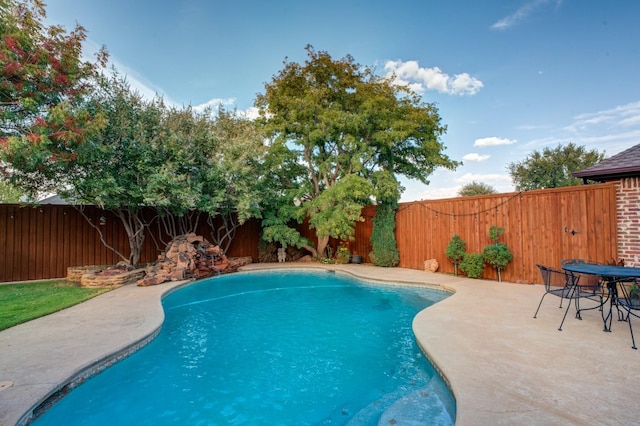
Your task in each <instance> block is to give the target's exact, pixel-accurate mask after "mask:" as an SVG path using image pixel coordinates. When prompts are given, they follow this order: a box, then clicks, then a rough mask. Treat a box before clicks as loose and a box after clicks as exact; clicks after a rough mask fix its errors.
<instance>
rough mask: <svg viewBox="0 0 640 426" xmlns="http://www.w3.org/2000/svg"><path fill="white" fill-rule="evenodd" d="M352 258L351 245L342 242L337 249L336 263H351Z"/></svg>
mask: <svg viewBox="0 0 640 426" xmlns="http://www.w3.org/2000/svg"><path fill="white" fill-rule="evenodd" d="M350 258H351V252H350V251H349V247H347V246H346V245H345V244H344V243H343V244H340V245H339V246H338V249H337V250H336V263H349V259H350Z"/></svg>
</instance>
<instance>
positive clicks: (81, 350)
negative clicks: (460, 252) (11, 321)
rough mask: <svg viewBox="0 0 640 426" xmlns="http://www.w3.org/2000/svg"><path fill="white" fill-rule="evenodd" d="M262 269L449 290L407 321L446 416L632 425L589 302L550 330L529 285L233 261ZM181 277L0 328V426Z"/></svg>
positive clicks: (156, 323) (153, 323) (632, 372)
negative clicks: (437, 381)
mask: <svg viewBox="0 0 640 426" xmlns="http://www.w3.org/2000/svg"><path fill="white" fill-rule="evenodd" d="M273 268H322V269H333V270H336V271H343V272H345V273H348V274H352V275H354V276H356V277H360V278H363V279H368V280H379V281H388V282H401V283H416V284H428V285H436V286H443V287H446V288H447V289H450V290H453V291H455V294H454V295H453V296H452V297H449V298H447V299H445V300H443V301H441V302H439V303H437V304H435V305H433V306H431V307H429V308H427V309H425V310H424V311H422V312H420V313H419V314H418V315H417V316H416V317H415V319H414V323H413V326H414V332H415V333H416V337H417V339H418V342H419V343H420V345H421V346H422V347H423V348H424V349H425V351H426V352H427V355H428V356H429V357H430V359H431V361H432V362H433V363H434V365H436V367H437V368H438V369H440V370H441V371H442V372H443V374H444V375H445V378H446V380H447V381H448V382H449V384H450V386H451V389H452V391H453V393H454V395H455V397H456V403H457V418H456V424H457V425H462V426H465V425H513V424H526V425H556V424H575V425H587V424H589V425H593V424H598V425H620V424H637V423H639V422H640V403H639V402H638V401H640V387H639V386H638V382H639V380H640V351H637V350H633V349H631V337H630V335H629V327H628V325H627V324H626V323H624V322H617V321H615V320H614V322H613V326H612V329H613V331H612V332H611V333H605V332H603V331H602V319H601V317H600V313H599V312H598V311H597V310H594V311H588V312H585V313H584V314H583V320H582V321H579V320H577V319H575V318H574V317H573V314H574V313H575V310H574V309H573V308H572V309H571V312H570V313H569V315H568V316H567V320H566V321H565V324H564V326H563V331H561V332H560V331H558V330H557V329H558V325H559V324H560V320H561V319H562V314H563V313H564V311H563V310H560V309H558V299H557V298H555V297H552V296H549V297H547V298H546V299H545V302H544V304H543V305H542V308H541V309H540V312H539V314H538V318H537V319H533V318H532V316H533V313H534V311H535V309H536V307H537V305H538V302H539V300H540V297H541V296H542V294H543V292H544V288H543V287H542V286H541V285H521V284H513V283H498V282H495V281H485V280H471V279H468V278H464V277H454V276H450V275H445V274H438V273H436V274H431V273H426V272H422V271H417V270H412V269H403V268H378V267H374V266H370V265H319V264H312V265H310V264H298V263H295V264H293V263H285V264H253V265H248V266H247V267H244V268H243V270H247V271H253V270H260V269H273ZM181 285H184V282H183V283H165V284H161V285H158V286H153V287H136V286H132V285H128V286H124V287H121V288H118V289H116V290H113V291H111V292H108V293H106V294H103V295H101V296H98V297H96V298H94V299H91V300H89V301H87V302H85V303H82V304H80V305H76V306H74V307H71V308H68V309H65V310H63V311H60V312H57V313H55V314H51V315H48V316H46V317H42V318H39V319H36V320H34V321H30V322H28V323H25V324H21V325H18V326H15V327H12V328H9V329H7V330H4V331H1V332H0V426H9V425H14V424H21V423H24V422H25V421H28V419H29V417H30V413H31V411H32V410H34V409H35V408H36V407H37V406H38V405H39V404H40V403H42V402H43V401H44V400H46V399H47V398H48V397H49V396H50V395H52V394H53V393H55V392H56V391H57V390H59V389H60V388H61V387H62V386H63V385H64V384H66V383H68V382H69V381H71V380H72V379H74V378H76V377H78V376H79V375H85V374H89V373H90V372H91V370H96V369H97V368H98V366H100V365H101V364H103V363H104V362H105V361H107V360H109V359H112V358H113V354H114V353H120V354H123V355H126V354H127V353H129V352H131V351H132V350H135V349H136V347H137V346H140V344H143V343H144V341H145V340H148V339H150V338H153V336H154V335H155V334H156V333H157V332H158V330H159V329H160V327H161V325H162V322H163V319H164V313H163V310H162V306H161V304H160V301H161V299H162V297H163V296H164V295H165V294H167V293H168V292H170V291H171V290H173V289H175V288H177V287H179V286H181ZM636 324H637V330H638V332H637V336H638V337H639V339H640V321H637V322H636ZM141 342H142V343H141ZM398 424H399V425H401V423H398Z"/></svg>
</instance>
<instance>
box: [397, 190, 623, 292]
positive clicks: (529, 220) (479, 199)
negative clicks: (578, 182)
mask: <svg viewBox="0 0 640 426" xmlns="http://www.w3.org/2000/svg"><path fill="white" fill-rule="evenodd" d="M493 225H495V226H499V227H502V228H504V234H503V235H502V236H501V237H500V239H499V242H502V243H505V244H506V245H507V246H508V247H509V249H510V250H511V252H512V253H513V260H512V261H511V263H509V265H508V266H507V267H506V269H505V270H504V271H503V273H502V279H503V280H505V281H511V282H523V283H540V282H541V280H540V272H539V270H538V269H537V268H536V264H538V263H540V264H544V265H548V266H552V267H556V268H559V267H560V262H561V260H562V259H567V258H582V259H591V260H594V261H600V262H606V261H608V260H610V259H612V258H616V257H617V245H618V244H617V218H616V188H615V186H614V185H613V184H599V185H584V186H574V187H567V188H559V189H552V190H537V191H526V192H519V193H508V194H496V195H485V196H474V197H460V198H454V199H447V200H432V201H419V202H413V203H403V204H401V205H400V207H399V209H398V212H397V214H396V238H397V239H398V250H399V252H400V265H399V266H401V267H405V268H412V269H423V264H424V261H425V260H427V259H436V260H437V261H438V263H439V264H440V269H439V272H448V273H453V271H454V267H453V263H451V261H450V260H449V259H448V258H447V257H446V256H445V254H444V253H445V250H446V248H447V245H448V244H449V242H450V241H451V237H452V236H453V234H458V235H459V236H460V237H461V238H462V239H463V240H464V241H465V243H466V246H467V252H468V253H470V252H476V253H480V252H482V250H483V248H484V247H485V246H487V245H489V244H491V243H492V240H491V239H490V238H489V228H490V227H491V226H493ZM482 277H483V278H488V279H497V273H496V271H495V269H493V268H492V267H491V266H490V265H487V266H486V267H485V269H484V273H483V276H482Z"/></svg>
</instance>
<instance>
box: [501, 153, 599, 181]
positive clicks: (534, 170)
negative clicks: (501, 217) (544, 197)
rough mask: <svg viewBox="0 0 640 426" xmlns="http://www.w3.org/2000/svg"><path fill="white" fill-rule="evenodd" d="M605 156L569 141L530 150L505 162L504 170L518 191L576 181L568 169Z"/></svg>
mask: <svg viewBox="0 0 640 426" xmlns="http://www.w3.org/2000/svg"><path fill="white" fill-rule="evenodd" d="M604 159H605V153H604V152H602V153H599V152H598V150H596V149H594V150H591V151H587V150H586V148H585V147H583V146H577V145H575V144H573V143H569V144H568V145H566V146H563V145H561V144H560V145H558V146H557V147H555V148H553V149H551V148H548V147H546V148H544V149H543V150H542V151H541V152H540V151H533V152H531V153H530V154H529V155H528V156H527V157H526V158H525V159H524V160H523V161H520V162H517V163H509V164H508V165H507V170H508V171H509V174H510V175H511V179H512V180H513V183H514V185H515V187H516V190H518V191H528V190H532V189H546V188H559V187H564V186H574V185H580V184H581V183H582V180H581V179H578V178H576V177H574V176H572V174H571V173H573V172H578V171H580V170H584V169H586V168H588V167H591V166H593V165H594V164H596V163H599V162H601V161H602V160H604Z"/></svg>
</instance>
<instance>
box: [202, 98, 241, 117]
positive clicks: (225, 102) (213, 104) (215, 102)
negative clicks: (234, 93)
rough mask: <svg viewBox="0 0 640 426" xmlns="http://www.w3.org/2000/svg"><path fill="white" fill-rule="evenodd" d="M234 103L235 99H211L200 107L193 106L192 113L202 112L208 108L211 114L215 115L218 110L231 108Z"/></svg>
mask: <svg viewBox="0 0 640 426" xmlns="http://www.w3.org/2000/svg"><path fill="white" fill-rule="evenodd" d="M235 103H236V100H235V98H227V99H221V98H213V99H210V100H208V101H207V102H205V103H202V104H200V105H194V106H193V109H194V111H197V112H203V111H204V110H205V109H207V108H210V109H211V112H212V113H214V114H215V112H216V110H217V109H218V108H220V107H228V106H232V105H234V104H235Z"/></svg>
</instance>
